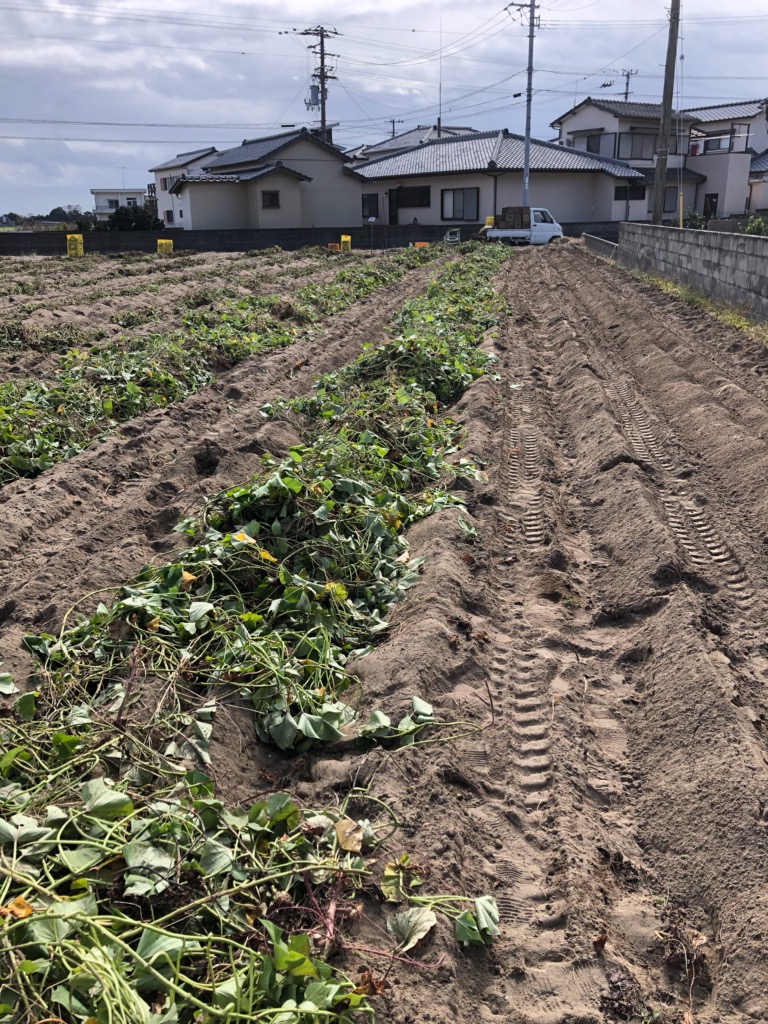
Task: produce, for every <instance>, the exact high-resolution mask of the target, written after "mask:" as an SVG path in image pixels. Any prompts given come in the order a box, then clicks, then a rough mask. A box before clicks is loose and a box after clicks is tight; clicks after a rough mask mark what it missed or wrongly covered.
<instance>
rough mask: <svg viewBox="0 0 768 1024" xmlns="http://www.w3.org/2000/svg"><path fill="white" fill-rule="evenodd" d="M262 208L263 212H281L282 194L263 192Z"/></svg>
mask: <svg viewBox="0 0 768 1024" xmlns="http://www.w3.org/2000/svg"><path fill="white" fill-rule="evenodd" d="M261 208H262V210H279V209H280V193H279V192H262V193H261Z"/></svg>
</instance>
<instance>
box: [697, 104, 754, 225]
mask: <svg viewBox="0 0 768 1024" xmlns="http://www.w3.org/2000/svg"><path fill="white" fill-rule="evenodd" d="M686 113H687V114H690V115H691V116H692V117H695V118H696V121H695V124H694V126H693V129H692V132H691V142H690V150H689V153H690V156H689V159H688V166H689V167H691V168H692V169H694V170H696V171H699V172H700V173H701V174H703V175H704V176H705V177H706V179H707V180H706V186H705V187H704V188H703V190H700V196H699V203H698V206H697V209H699V210H701V212H702V213H703V214H704V216H705V217H706V218H707V219H709V218H711V217H730V216H733V215H741V214H743V213H744V212H745V210H749V209H753V210H755V209H761V208H764V207H765V206H766V205H768V203H767V202H766V200H767V199H768V193H766V191H764V190H763V189H762V188H761V187H760V186H762V185H765V184H766V183H765V182H764V181H760V177H759V176H760V174H761V172H760V171H759V169H758V168H759V166H760V165H759V164H757V165H756V166H755V167H754V172H755V175H754V180H753V165H755V158H756V157H758V158H759V156H760V155H761V154H764V153H765V152H766V151H767V150H768V100H764V99H763V100H740V101H732V102H730V103H720V104H717V105H714V106H708V107H690V108H688V109H687V110H686ZM750 184H751V185H752V189H751V190H750ZM750 191H751V195H750ZM755 203H757V204H758V205H755Z"/></svg>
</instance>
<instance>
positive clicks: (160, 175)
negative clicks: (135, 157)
mask: <svg viewBox="0 0 768 1024" xmlns="http://www.w3.org/2000/svg"><path fill="white" fill-rule="evenodd" d="M216 155H217V150H216V147H215V146H206V147H205V148H204V149H193V150H190V151H189V152H187V153H177V154H176V156H175V157H172V159H170V160H166V161H165V162H164V163H162V164H158V165H157V166H156V167H150V169H149V173H150V174H154V176H155V196H156V198H157V216H158V217H159V218H160V220H161V221H162V222H163V223H164V224H166V225H167V226H168V227H169V228H185V227H187V228H188V227H190V226H191V225H190V223H189V220H190V211H189V203H188V202H187V200H186V197H185V196H183V195H176V194H174V193H173V192H171V189H172V188H173V186H174V185H175V184H176V182H177V181H178V180H179V178H181V177H182V175H185V174H200V173H201V172H202V170H203V167H204V165H205V164H207V163H210V162H211V160H213V159H214V158H215V157H216Z"/></svg>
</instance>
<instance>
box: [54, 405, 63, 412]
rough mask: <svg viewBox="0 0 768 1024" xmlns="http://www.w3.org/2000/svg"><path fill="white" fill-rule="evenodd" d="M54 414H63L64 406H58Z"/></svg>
mask: <svg viewBox="0 0 768 1024" xmlns="http://www.w3.org/2000/svg"><path fill="white" fill-rule="evenodd" d="M56 412H64V406H63V405H60V406H59V408H58V409H57V410H56Z"/></svg>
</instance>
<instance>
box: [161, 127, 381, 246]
mask: <svg viewBox="0 0 768 1024" xmlns="http://www.w3.org/2000/svg"><path fill="white" fill-rule="evenodd" d="M163 166H165V167H167V165H163ZM361 191H362V183H361V181H360V180H359V179H358V178H357V176H356V175H355V174H354V173H353V172H351V171H350V169H349V168H348V166H347V157H345V155H344V153H343V152H342V151H341V150H340V149H338V148H337V147H336V146H333V145H331V144H330V143H327V142H324V141H322V140H321V139H319V138H318V137H317V136H316V135H315V134H313V133H312V132H311V131H308V130H307V129H306V128H301V129H299V130H294V131H290V132H284V133H282V134H280V135H271V136H267V137H265V138H259V139H245V140H244V141H243V143H242V145H240V146H236V147H234V148H233V149H228V150H225V151H224V152H222V153H216V152H215V151H214V153H213V154H212V156H211V157H209V158H208V159H206V160H204V161H203V162H202V166H201V168H200V169H199V171H197V172H192V171H185V172H184V173H182V174H181V175H180V176H179V177H178V179H177V180H176V181H175V182H174V183H173V185H172V186H171V187H170V188H169V190H168V192H169V196H170V197H172V198H174V199H176V200H178V202H179V203H180V204H183V207H184V211H185V212H184V223H183V225H182V224H177V225H176V226H183V227H185V228H188V229H192V228H196V229H203V230H204V229H232V228H301V227H305V228H311V227H346V226H349V225H353V224H358V223H360V221H361V212H360V210H361V200H360V194H361Z"/></svg>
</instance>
